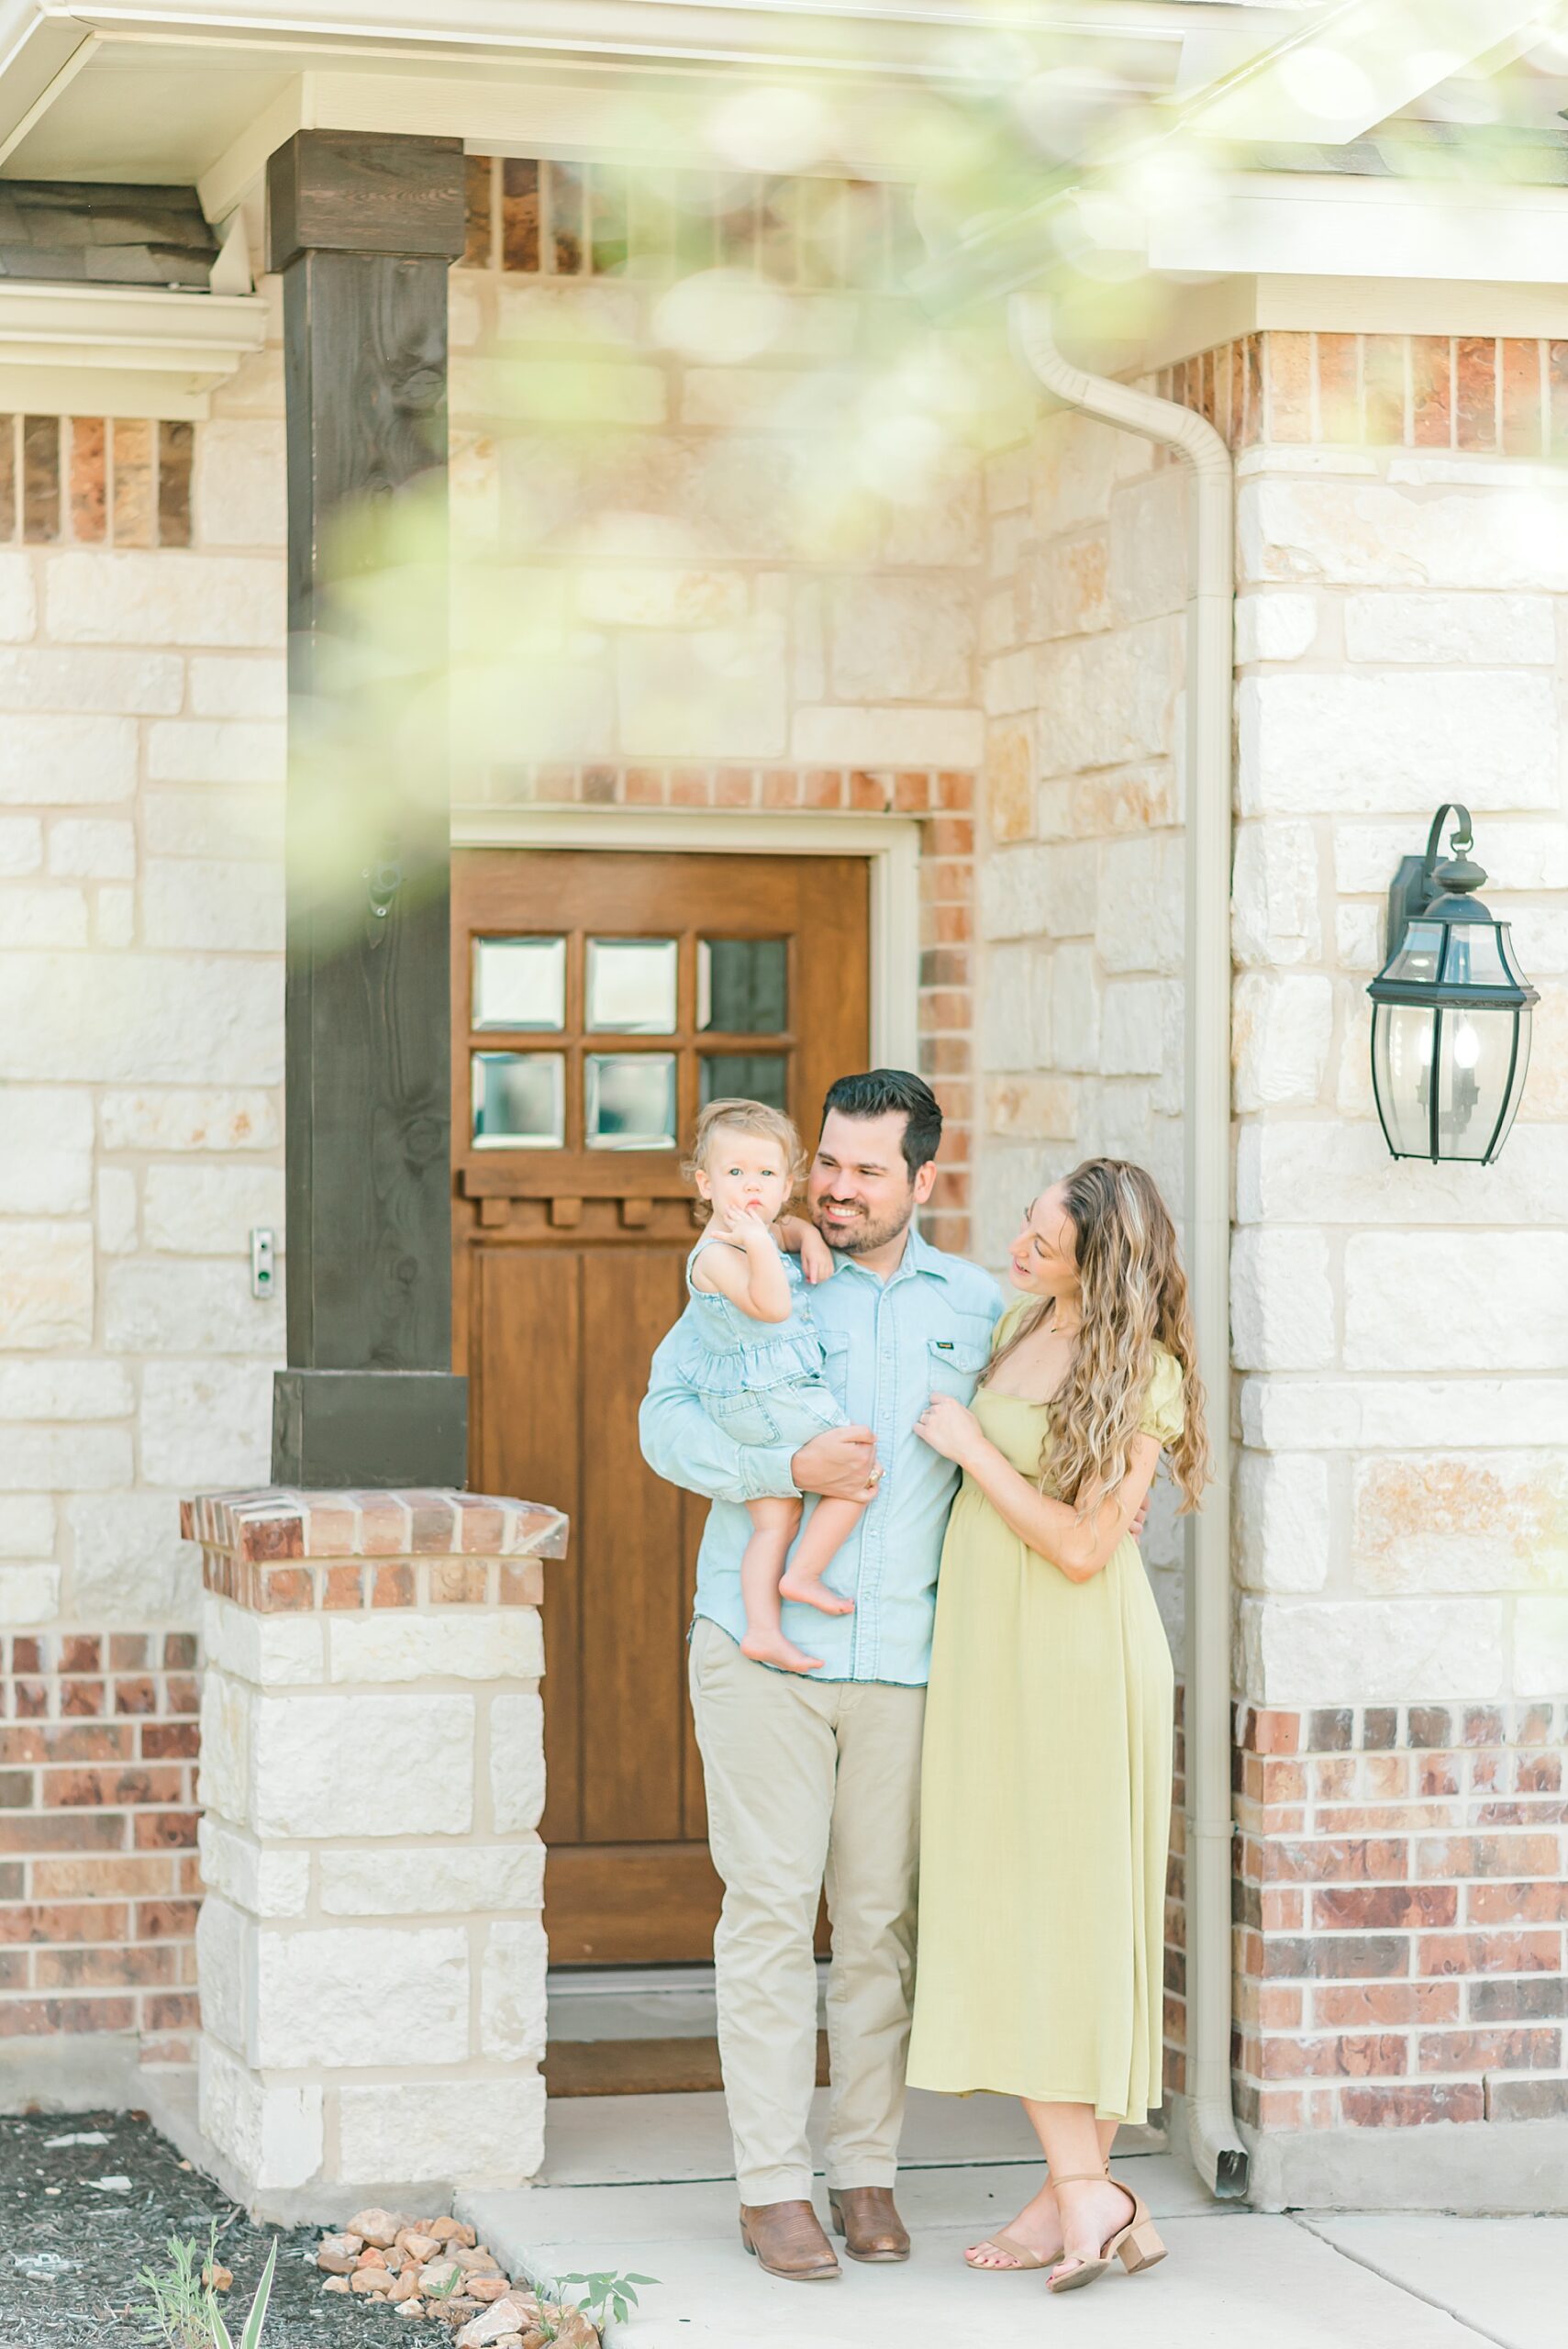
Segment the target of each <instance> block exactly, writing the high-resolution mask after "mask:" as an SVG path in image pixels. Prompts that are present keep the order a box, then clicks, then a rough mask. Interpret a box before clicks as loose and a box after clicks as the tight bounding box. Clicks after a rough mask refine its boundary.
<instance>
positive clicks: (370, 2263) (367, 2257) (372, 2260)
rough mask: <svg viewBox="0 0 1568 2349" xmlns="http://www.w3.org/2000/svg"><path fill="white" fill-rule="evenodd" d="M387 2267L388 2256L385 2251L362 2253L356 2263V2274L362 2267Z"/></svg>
mask: <svg viewBox="0 0 1568 2349" xmlns="http://www.w3.org/2000/svg"><path fill="white" fill-rule="evenodd" d="M384 2266H386V2254H385V2252H384V2251H375V2250H371V2251H361V2254H360V2255H359V2257H358V2258H357V2259H356V2260H355V2262H354V2269H355V2272H356V2274H357V2273H358V2271H359V2270H360V2269H361V2268H362V2267H384Z"/></svg>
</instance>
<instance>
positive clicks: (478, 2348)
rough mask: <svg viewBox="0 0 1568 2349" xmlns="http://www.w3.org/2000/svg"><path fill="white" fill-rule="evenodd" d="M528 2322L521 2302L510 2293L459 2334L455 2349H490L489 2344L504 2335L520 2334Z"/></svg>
mask: <svg viewBox="0 0 1568 2349" xmlns="http://www.w3.org/2000/svg"><path fill="white" fill-rule="evenodd" d="M526 2322H527V2314H526V2311H525V2310H524V2308H523V2305H522V2303H521V2301H520V2300H518V2299H516V2298H515V2297H514V2296H513V2295H512V2294H511V2293H510V2292H508V2293H506V2295H505V2297H504V2298H503V2299H498V2300H496V2301H495V2303H494V2305H493V2306H492V2307H490V2308H488V2309H486V2310H484V2314H483V2315H481V2316H476V2317H475V2318H474V2319H473V2321H472V2323H469V2324H465V2325H464V2326H463V2328H462V2332H460V2333H459V2334H458V2337H457V2341H456V2343H455V2349H489V2344H490V2343H492V2342H494V2341H499V2340H500V2339H501V2338H502V2337H503V2335H504V2334H506V2333H508V2332H521V2331H522V2329H523V2326H524V2324H525V2323H526Z"/></svg>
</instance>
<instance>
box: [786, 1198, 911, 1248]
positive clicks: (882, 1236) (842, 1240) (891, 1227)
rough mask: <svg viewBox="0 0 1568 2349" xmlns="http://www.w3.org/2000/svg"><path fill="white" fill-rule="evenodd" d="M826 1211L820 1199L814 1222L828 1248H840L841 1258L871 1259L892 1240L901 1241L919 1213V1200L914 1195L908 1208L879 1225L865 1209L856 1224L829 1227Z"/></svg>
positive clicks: (813, 1218)
mask: <svg viewBox="0 0 1568 2349" xmlns="http://www.w3.org/2000/svg"><path fill="white" fill-rule="evenodd" d="M822 1208H823V1202H822V1201H821V1200H820V1199H819V1200H817V1203H816V1204H815V1205H814V1206H813V1208H812V1210H811V1220H812V1222H813V1223H814V1224H815V1225H816V1226H817V1230H818V1231H819V1232H820V1233H821V1234H822V1237H823V1239H824V1240H825V1241H827V1242H828V1247H829V1248H836V1249H837V1250H838V1252H839V1253H840V1256H869V1255H870V1254H871V1253H872V1252H873V1249H877V1248H883V1247H885V1246H886V1244H887V1242H888V1241H890V1240H896V1239H897V1237H898V1235H899V1233H900V1232H901V1231H903V1230H905V1229H906V1226H907V1224H908V1221H909V1219H910V1217H911V1216H912V1215H913V1214H914V1212H915V1201H914V1197H913V1196H912V1195H911V1197H910V1200H909V1204H908V1206H907V1207H906V1208H904V1209H903V1210H902V1211H901V1212H900V1213H897V1214H895V1215H890V1216H886V1217H884V1219H883V1220H882V1221H881V1222H880V1223H878V1222H875V1221H874V1220H873V1219H872V1218H871V1217H870V1216H869V1215H868V1214H867V1213H866V1211H865V1209H864V1208H860V1209H858V1210H857V1213H856V1219H855V1221H854V1222H852V1223H850V1224H840V1225H829V1224H827V1223H824V1221H823V1220H822Z"/></svg>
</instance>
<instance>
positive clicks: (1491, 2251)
mask: <svg viewBox="0 0 1568 2349" xmlns="http://www.w3.org/2000/svg"><path fill="white" fill-rule="evenodd" d="M1022 2129H1023V2124H1022V2122H1021V2117H1020V2116H1019V2115H1018V2112H1017V2110H1016V2108H1013V2107H1009V2106H1006V2105H1002V2104H999V2103H996V2102H995V2101H993V2100H992V2099H986V2098H975V2099H972V2100H969V2101H967V2102H965V2103H962V2104H955V2103H952V2102H950V2101H949V2100H948V2099H942V2098H935V2097H932V2098H924V2097H914V2098H912V2099H911V2112H910V2116H909V2122H908V2127H907V2131H906V2141H905V2148H904V2151H905V2156H906V2166H905V2169H904V2171H903V2174H902V2176H901V2178H900V2183H899V2193H898V2199H899V2206H900V2208H901V2210H903V2213H904V2216H905V2218H906V2221H908V2224H909V2227H910V2230H911V2232H912V2234H913V2236H914V2239H915V2250H914V2255H913V2257H912V2258H911V2260H910V2261H909V2263H908V2265H907V2266H902V2267H860V2266H854V2265H853V2264H852V2263H846V2265H845V2269H844V2274H843V2276H842V2277H841V2278H840V2280H839V2281H838V2282H836V2283H832V2284H827V2285H815V2286H802V2285H792V2284H784V2283H781V2282H779V2281H777V2280H776V2279H774V2278H773V2277H768V2276H765V2275H763V2274H762V2271H761V2270H760V2269H759V2268H758V2266H757V2265H756V2263H755V2261H753V2260H751V2259H748V2258H747V2257H746V2255H745V2254H744V2253H743V2252H742V2250H741V2248H740V2240H739V2236H738V2233H737V2231H736V2221H735V2187H734V2183H733V2180H732V2178H731V2177H730V2176H728V2163H729V2155H728V2138H727V2135H726V2133H725V2130H724V2124H723V2111H722V2105H721V2103H720V2099H718V2098H717V2097H699V2096H688V2097H625V2098H620V2097H606V2098H583V2099H568V2100H562V2101H560V2102H557V2103H554V2104H552V2105H551V2107H550V2132H549V2141H548V2142H549V2147H550V2150H549V2155H548V2160H547V2168H546V2175H545V2182H543V2183H541V2184H540V2185H539V2186H536V2187H533V2188H529V2189H527V2190H525V2191H524V2192H522V2193H517V2194H474V2195H471V2196H469V2197H467V2198H466V2199H465V2200H464V2201H463V2202H462V2203H461V2204H460V2208H461V2209H462V2212H463V2215H465V2216H466V2217H468V2218H470V2219H471V2220H473V2222H474V2223H475V2224H476V2225H478V2226H479V2227H480V2228H481V2230H482V2232H483V2235H484V2239H485V2240H486V2241H488V2242H489V2243H491V2244H492V2245H493V2247H494V2248H495V2251H496V2253H497V2254H498V2255H499V2256H500V2257H501V2258H502V2259H503V2260H506V2261H507V2262H508V2263H513V2262H515V2263H517V2265H520V2266H527V2267H528V2268H529V2269H530V2270H531V2271H532V2272H533V2273H535V2274H543V2275H547V2276H561V2275H563V2274H567V2273H570V2272H572V2271H573V2270H576V2271H579V2272H581V2271H584V2270H590V2269H603V2268H615V2269H618V2270H636V2271H638V2272H639V2273H641V2274H644V2275H648V2276H653V2277H658V2279H659V2281H658V2283H657V2285H656V2286H654V2287H651V2288H647V2289H645V2290H644V2291H643V2293H642V2305H641V2310H640V2311H639V2315H638V2316H637V2317H636V2318H635V2320H634V2321H632V2322H631V2323H629V2324H628V2325H627V2326H625V2327H623V2328H621V2329H620V2330H618V2331H617V2332H616V2333H615V2334H614V2335H613V2336H612V2349H751V2344H753V2343H755V2344H757V2349H786V2344H787V2349H923V2345H924V2344H926V2343H929V2344H931V2349H1013V2344H1015V2343H1018V2344H1019V2349H1023V2344H1026V2343H1027V2344H1029V2349H1034V2345H1035V2344H1037V2343H1040V2342H1041V2341H1042V2340H1043V2339H1044V2337H1045V2332H1046V2329H1047V2328H1051V2330H1052V2332H1053V2336H1054V2337H1055V2338H1056V2339H1057V2340H1058V2341H1060V2340H1062V2338H1063V2337H1064V2336H1063V2333H1062V2328H1063V2327H1066V2326H1071V2328H1072V2336H1073V2344H1074V2349H1111V2344H1116V2349H1125V2344H1126V2343H1128V2342H1129V2340H1131V2339H1133V2338H1135V2337H1143V2338H1148V2339H1151V2340H1157V2341H1158V2342H1159V2343H1160V2344H1161V2349H1235V2344H1237V2343H1251V2344H1254V2349H1256V2344H1260V2343H1261V2344H1262V2349H1363V2344H1364V2349H1473V2344H1474V2343H1476V2342H1477V2341H1486V2342H1492V2343H1501V2344H1503V2349H1548V2344H1549V2343H1553V2342H1554V2341H1556V2340H1558V2339H1560V2338H1563V2337H1564V2335H1563V2330H1562V2328H1563V2307H1564V2300H1563V2291H1562V2274H1563V2268H1564V2263H1565V2262H1568V2219H1453V2218H1444V2217H1419V2218H1401V2217H1367V2216H1356V2215H1351V2214H1346V2215H1344V2216H1342V2217H1340V2216H1336V2217H1332V2218H1325V2217H1314V2218H1313V2219H1311V2220H1310V2221H1307V2220H1296V2219H1293V2218H1289V2217H1277V2216H1270V2215H1263V2214H1261V2213H1256V2212H1252V2211H1250V2210H1238V2209H1237V2208H1235V2207H1234V2206H1231V2207H1230V2208H1223V2207H1221V2206H1218V2205H1217V2204H1215V2203H1213V2202H1211V2201H1210V2200H1209V2199H1208V2198H1207V2195H1206V2194H1205V2193H1204V2191H1203V2189H1202V2188H1201V2187H1200V2186H1199V2185H1198V2183H1197V2181H1196V2180H1195V2178H1194V2177H1193V2176H1192V2175H1191V2173H1190V2172H1188V2171H1187V2170H1186V2169H1185V2168H1184V2165H1181V2164H1180V2163H1178V2162H1177V2161H1175V2160H1173V2158H1172V2157H1171V2156H1170V2155H1169V2154H1161V2153H1152V2152H1133V2153H1130V2154H1129V2155H1127V2156H1126V2157H1123V2156H1121V2155H1118V2167H1120V2168H1121V2169H1123V2170H1124V2171H1125V2173H1126V2175H1127V2176H1128V2177H1129V2181H1130V2182H1131V2183H1133V2184H1134V2185H1136V2186H1138V2187H1139V2188H1140V2190H1141V2191H1142V2193H1143V2196H1144V2199H1146V2200H1147V2202H1148V2203H1149V2205H1150V2208H1151V2210H1152V2212H1153V2213H1154V2216H1155V2218H1156V2219H1157V2221H1159V2224H1160V2230H1161V2232H1162V2234H1163V2236H1164V2238H1165V2241H1166V2243H1167V2246H1168V2248H1169V2252H1170V2256H1169V2258H1168V2259H1167V2260H1166V2261H1165V2262H1164V2263H1163V2265H1162V2266H1160V2267H1159V2268H1157V2269H1154V2270H1153V2271H1151V2272H1150V2273H1148V2274H1146V2275H1142V2276H1138V2277H1129V2276H1125V2275H1123V2274H1122V2272H1121V2270H1120V2269H1119V2268H1117V2269H1114V2270H1113V2271H1112V2273H1111V2275H1110V2276H1109V2277H1106V2279H1105V2281H1104V2282H1102V2283H1100V2284H1098V2285H1096V2286H1095V2287H1094V2288H1093V2289H1091V2290H1089V2291H1086V2292H1081V2293H1076V2294H1073V2296H1072V2297H1071V2298H1063V2299H1060V2300H1057V2299H1051V2297H1050V2296H1049V2295H1048V2294H1047V2293H1046V2291H1045V2289H1044V2284H1043V2279H1042V2278H1041V2277H1039V2276H1028V2275H1021V2276H1019V2275H1015V2276H999V2277H997V2276H989V2277H988V2276H974V2275H971V2274H970V2273H969V2272H968V2270H967V2269H966V2268H965V2267H964V2266H963V2263H962V2255H961V2254H962V2246H963V2245H964V2243H967V2242H972V2241H973V2240H974V2239H975V2237H976V2236H978V2235H980V2234H983V2233H984V2232H987V2231H988V2230H989V2229H991V2228H993V2227H996V2226H1003V2225H1006V2221H1007V2220H1008V2219H1010V2218H1011V2217H1012V2216H1013V2215H1014V2213H1015V2211H1016V2210H1017V2209H1018V2205H1019V2204H1020V2202H1021V2201H1023V2200H1024V2199H1026V2198H1027V2196H1028V2194H1029V2192H1031V2191H1032V2190H1033V2189H1032V2183H1031V2179H1032V2176H1034V2175H1036V2174H1037V2173H1038V2162H1036V2163H1032V2164H1031V2163H1030V2162H1029V2160H1028V2159H1027V2155H1028V2153H1029V2141H1028V2140H1027V2137H1025V2136H1024V2135H1023V2134H1022V2133H1021V2132H1022ZM817 2207H818V2210H820V2211H821V2212H822V2214H823V2216H824V2218H825V2217H826V2215H827V2198H826V2195H825V2193H824V2192H823V2190H822V2188H821V2186H820V2183H819V2184H818V2188H817ZM1133 2328H1137V2332H1136V2334H1135V2333H1134V2332H1133V2330H1132V2329H1133Z"/></svg>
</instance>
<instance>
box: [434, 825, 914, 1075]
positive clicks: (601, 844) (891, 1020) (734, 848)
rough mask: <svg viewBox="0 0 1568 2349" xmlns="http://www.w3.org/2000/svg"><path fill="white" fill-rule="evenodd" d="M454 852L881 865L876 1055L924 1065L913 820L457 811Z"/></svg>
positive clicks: (875, 872)
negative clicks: (841, 860) (806, 859)
mask: <svg viewBox="0 0 1568 2349" xmlns="http://www.w3.org/2000/svg"><path fill="white" fill-rule="evenodd" d="M451 841H452V846H453V848H564V849H596V848H597V849H618V850H621V851H623V852H639V853H648V852H651V853H653V854H656V855H657V854H664V855H678V854H684V855H688V856H693V855H705V854H706V855H709V856H712V855H721V856H863V857H865V858H866V859H867V860H868V862H869V863H870V866H871V1054H872V1059H873V1062H874V1063H876V1064H877V1065H878V1066H879V1067H883V1068H908V1069H912V1068H915V1067H917V1065H918V1054H919V984H920V828H919V825H918V824H917V823H915V822H914V821H913V820H912V819H911V818H908V817H906V816H864V815H836V814H834V813H833V811H832V810H831V809H822V810H819V811H814V812H811V813H805V812H802V813H798V814H797V813H795V811H793V810H791V809H788V808H780V809H777V810H774V809H769V810H768V811H766V812H765V813H763V812H761V811H759V810H756V809H753V808H750V807H476V806H473V805H468V806H462V807H454V808H453V809H452V818H451Z"/></svg>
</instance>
